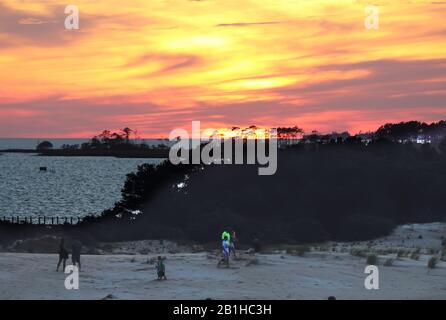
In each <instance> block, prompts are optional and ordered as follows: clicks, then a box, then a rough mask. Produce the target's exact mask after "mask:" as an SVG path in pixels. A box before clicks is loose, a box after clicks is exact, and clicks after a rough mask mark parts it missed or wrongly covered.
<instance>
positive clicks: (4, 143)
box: [0, 138, 172, 150]
mask: <svg viewBox="0 0 446 320" xmlns="http://www.w3.org/2000/svg"><path fill="white" fill-rule="evenodd" d="M45 140H48V141H50V142H51V143H52V144H53V146H54V148H60V147H61V146H62V145H64V144H70V145H73V144H79V145H80V144H82V143H84V142H88V141H89V139H56V138H39V139H38V138H35V139H13V138H9V139H8V138H0V150H7V149H35V148H36V146H37V145H38V144H39V143H40V142H42V141H45ZM137 142H138V143H141V142H144V143H146V144H148V145H149V146H152V145H158V144H165V145H171V144H172V143H170V142H169V141H167V140H162V139H138V141H137Z"/></svg>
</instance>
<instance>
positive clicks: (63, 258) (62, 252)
mask: <svg viewBox="0 0 446 320" xmlns="http://www.w3.org/2000/svg"><path fill="white" fill-rule="evenodd" d="M67 259H68V250H67V249H66V248H65V239H64V238H62V239H60V244H59V262H58V263H57V268H56V271H59V267H60V264H61V263H63V270H62V271H63V272H65V267H66V265H67Z"/></svg>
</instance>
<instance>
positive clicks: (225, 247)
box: [217, 236, 230, 268]
mask: <svg viewBox="0 0 446 320" xmlns="http://www.w3.org/2000/svg"><path fill="white" fill-rule="evenodd" d="M229 252H230V245H229V241H228V237H227V236H225V237H224V238H223V242H222V250H221V255H222V257H221V260H220V261H219V262H218V265H217V266H218V267H220V266H221V264H223V263H224V264H225V265H226V268H229Z"/></svg>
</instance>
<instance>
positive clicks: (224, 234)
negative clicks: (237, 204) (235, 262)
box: [221, 230, 231, 243]
mask: <svg viewBox="0 0 446 320" xmlns="http://www.w3.org/2000/svg"><path fill="white" fill-rule="evenodd" d="M225 237H226V239H227V240H228V242H229V243H231V234H230V233H229V232H228V231H226V230H225V231H223V233H222V234H221V240H225Z"/></svg>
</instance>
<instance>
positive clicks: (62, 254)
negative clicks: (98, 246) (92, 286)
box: [56, 238, 82, 272]
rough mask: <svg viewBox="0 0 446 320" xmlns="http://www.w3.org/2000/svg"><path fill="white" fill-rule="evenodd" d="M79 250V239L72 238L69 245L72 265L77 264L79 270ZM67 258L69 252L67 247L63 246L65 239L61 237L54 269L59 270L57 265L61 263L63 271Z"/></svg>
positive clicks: (80, 245)
mask: <svg viewBox="0 0 446 320" xmlns="http://www.w3.org/2000/svg"><path fill="white" fill-rule="evenodd" d="M81 250H82V244H81V243H80V241H78V240H74V241H73V243H72V245H71V262H72V263H73V266H77V267H78V268H79V270H80V269H81ZM68 258H69V254H68V250H67V248H66V247H65V239H64V238H62V239H61V240H60V244H59V262H58V263H57V268H56V271H59V267H60V265H61V264H62V266H63V269H62V271H63V272H65V267H66V265H67V260H68Z"/></svg>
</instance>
